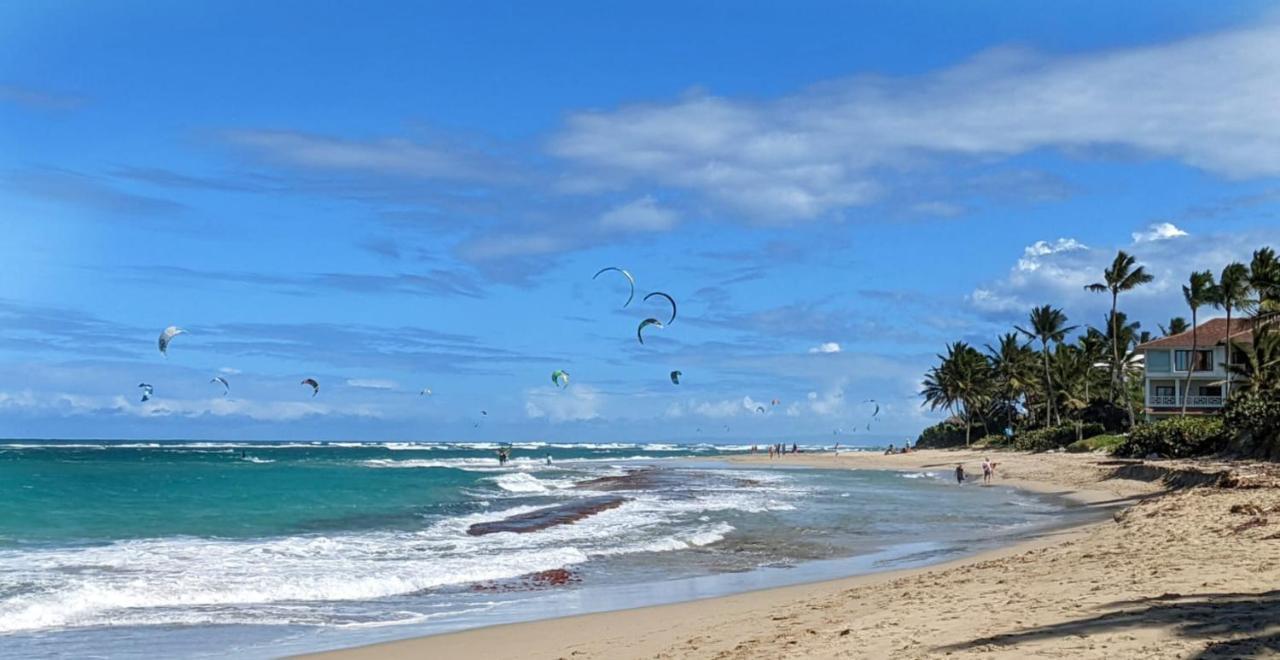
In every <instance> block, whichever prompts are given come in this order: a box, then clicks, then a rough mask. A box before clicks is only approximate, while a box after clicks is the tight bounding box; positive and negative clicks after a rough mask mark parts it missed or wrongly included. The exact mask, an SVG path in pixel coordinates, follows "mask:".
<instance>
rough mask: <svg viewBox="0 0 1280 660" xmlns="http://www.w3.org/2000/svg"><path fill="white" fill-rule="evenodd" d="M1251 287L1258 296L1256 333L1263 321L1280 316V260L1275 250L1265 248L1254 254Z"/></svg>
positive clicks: (1250, 276) (1250, 269) (1255, 315)
mask: <svg viewBox="0 0 1280 660" xmlns="http://www.w3.org/2000/svg"><path fill="white" fill-rule="evenodd" d="M1249 287H1250V288H1251V289H1253V291H1254V293H1256V294H1257V295H1258V298H1257V300H1255V301H1254V306H1255V310H1254V315H1253V330H1254V332H1255V333H1256V332H1257V331H1258V326H1259V324H1260V323H1261V322H1262V321H1263V320H1265V319H1267V318H1269V317H1271V316H1274V315H1276V314H1280V259H1277V258H1276V251H1275V250H1272V249H1271V248H1269V247H1264V248H1261V249H1258V250H1255V251H1254V252H1253V260H1252V261H1251V262H1249Z"/></svg>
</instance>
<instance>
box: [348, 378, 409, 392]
mask: <svg viewBox="0 0 1280 660" xmlns="http://www.w3.org/2000/svg"><path fill="white" fill-rule="evenodd" d="M347 385H348V386H349V387H358V388H360V389H365V390H394V389H396V388H397V387H399V386H400V384H399V383H397V382H395V381H394V380H387V379H385V378H348V379H347Z"/></svg>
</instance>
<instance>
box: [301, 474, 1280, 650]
mask: <svg viewBox="0 0 1280 660" xmlns="http://www.w3.org/2000/svg"><path fill="white" fill-rule="evenodd" d="M990 456H991V458H992V459H993V460H994V461H996V462H997V464H998V466H997V472H996V474H997V476H996V483H998V484H1002V485H1012V486H1017V487H1020V488H1026V489H1030V490H1035V491H1038V492H1042V493H1050V494H1054V495H1058V496H1062V497H1067V498H1070V499H1072V500H1074V501H1076V502H1078V503H1080V504H1081V505H1082V506H1088V507H1092V508H1098V509H1101V510H1104V511H1109V512H1110V513H1111V517H1110V518H1108V519H1107V520H1106V521H1105V522H1100V523H1094V524H1089V525H1084V526H1081V527H1076V528H1073V529H1066V530H1057V531H1054V532H1050V533H1046V534H1044V535H1042V536H1040V537H1037V538H1033V539H1029V540H1026V541H1024V542H1021V543H1018V544H1016V545H1014V546H1011V547H1007V548H1003V549H999V550H994V551H990V552H985V553H982V554H979V555H976V556H972V557H967V558H963V559H958V560H954V561H950V562H946V563H943V564H938V565H934V566H930V567H926V568H920V569H912V570H904V571H893V572H887V573H877V574H872V575H864V576H857V577H852V578H844V579H839V580H831V581H826V582H819V583H814V584H805V585H798V586H792V587H783V588H778V589H768V590H763V591H756V592H750V593H743V594H737V595H733V596H726V597H720V598H712V599H706V600H700V601H693V602H687V603H678V604H674V605H663V606H659V607H649V608H640V609H633V610H624V611H617V612H606V613H600V614H588V615H582V616H574V617H565V618H560V619H548V620H544V621H535V622H529V623H520V624H510V625H501V626H493V627H489V628H481V629H476V630H469V631H463V632H459V633H450V634H444V635H435V636H430V637H422V638H417V639H410V640H404V641H398V642H389V643H385V644H377V645H373V646H367V647H361V648H356V649H349V650H343V651H336V652H332V653H327V654H320V655H319V656H316V657H326V658H335V659H353V660H355V659H372V658H400V657H438V658H462V657H484V658H934V657H951V658H964V657H983V658H1028V657H1053V658H1232V657H1242V656H1249V655H1251V654H1268V655H1276V654H1280V590H1274V591H1273V590H1272V589H1273V585H1274V584H1275V583H1276V581H1277V578H1280V489H1277V488H1276V487H1274V484H1275V482H1276V479H1275V477H1274V474H1272V473H1271V470H1272V469H1274V468H1271V467H1267V468H1265V469H1264V468H1261V467H1259V466H1253V465H1236V464H1208V463H1193V462H1182V463H1167V462H1158V463H1150V464H1143V463H1142V462H1120V461H1112V460H1109V459H1107V458H1106V457H1102V456H1097V455H1074V454H1013V453H1001V454H991V455H990ZM982 458H983V455H982V454H979V453H976V452H962V451H946V452H944V451H923V452H916V453H912V454H906V455H894V456H881V455H879V454H869V453H842V454H841V455H840V456H839V457H835V456H832V455H830V454H801V455H788V456H786V457H783V458H779V459H769V458H768V457H767V456H758V455H757V456H743V457H739V458H735V459H733V461H734V462H741V463H747V464H751V463H771V464H772V465H778V466H783V465H791V466H797V467H824V468H841V467H843V468H850V469H892V470H911V471H929V472H943V473H945V474H944V475H943V476H949V474H950V471H952V470H954V468H955V465H956V463H958V462H962V463H964V465H965V469H966V471H967V472H968V473H969V475H970V476H971V477H974V478H976V481H975V482H970V483H967V484H965V485H964V486H958V487H981V486H980V482H981V469H980V467H979V465H980V462H981V460H982ZM1228 470H1235V471H1237V472H1240V471H1243V472H1245V473H1246V475H1245V477H1244V478H1232V479H1228V480H1227V481H1228V482H1231V483H1233V485H1237V486H1259V487H1250V488H1246V487H1237V488H1220V487H1215V486H1209V485H1200V486H1199V487H1194V488H1180V489H1178V490H1174V491H1170V490H1169V488H1170V487H1171V486H1189V485H1198V484H1201V483H1202V482H1210V481H1221V480H1222V479H1221V478H1220V476H1219V475H1218V473H1219V472H1225V471H1228ZM1250 472H1252V473H1255V474H1254V475H1253V476H1250V475H1249V474H1248V473H1250ZM1206 475H1207V476H1206Z"/></svg>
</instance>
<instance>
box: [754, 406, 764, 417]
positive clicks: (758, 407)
mask: <svg viewBox="0 0 1280 660" xmlns="http://www.w3.org/2000/svg"><path fill="white" fill-rule="evenodd" d="M756 412H758V413H760V414H761V415H763V414H764V406H756Z"/></svg>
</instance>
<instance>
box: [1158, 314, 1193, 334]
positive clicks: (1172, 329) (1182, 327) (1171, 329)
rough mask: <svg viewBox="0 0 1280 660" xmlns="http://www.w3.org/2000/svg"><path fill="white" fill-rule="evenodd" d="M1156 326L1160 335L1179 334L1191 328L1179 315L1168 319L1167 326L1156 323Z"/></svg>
mask: <svg viewBox="0 0 1280 660" xmlns="http://www.w3.org/2000/svg"><path fill="white" fill-rule="evenodd" d="M1156 327H1158V328H1160V336H1161V337H1172V336H1174V335H1180V334H1182V333H1184V332H1186V331H1188V330H1190V329H1191V327H1190V326H1188V325H1187V320H1186V319H1184V318H1182V317H1181V316H1175V317H1173V318H1171V319H1169V325H1167V326H1165V325H1159V324H1157V325H1156Z"/></svg>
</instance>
